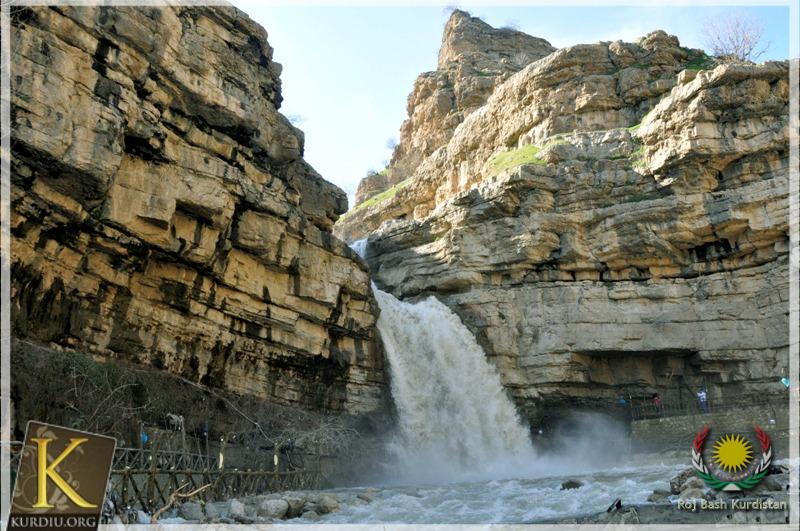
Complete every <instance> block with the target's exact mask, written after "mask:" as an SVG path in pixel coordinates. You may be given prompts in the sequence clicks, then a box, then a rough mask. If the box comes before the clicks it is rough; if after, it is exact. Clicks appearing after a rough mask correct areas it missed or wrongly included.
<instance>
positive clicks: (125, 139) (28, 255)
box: [11, 6, 384, 413]
mask: <svg viewBox="0 0 800 531" xmlns="http://www.w3.org/2000/svg"><path fill="white" fill-rule="evenodd" d="M266 37H267V35H266V32H265V31H264V30H263V29H262V28H261V27H259V26H258V25H256V24H255V23H253V22H252V21H251V20H250V19H249V18H247V16H246V15H244V14H243V13H241V12H240V11H238V10H236V9H233V8H227V7H215V8H202V7H174V8H88V7H66V6H62V7H53V8H36V9H19V10H16V11H15V14H14V18H13V32H12V35H11V39H12V49H13V50H14V56H13V57H12V63H13V72H12V108H11V113H12V124H13V138H12V146H13V152H14V160H13V167H12V203H13V204H12V220H11V224H12V232H13V243H12V245H13V247H12V249H13V257H12V258H13V260H12V279H13V285H12V286H11V297H12V310H13V316H12V319H13V331H14V334H15V335H18V336H23V337H30V338H35V339H38V340H41V341H46V342H55V343H58V344H60V345H62V346H65V347H71V348H76V349H82V350H86V351H89V352H93V353H95V354H96V355H99V356H105V357H114V358H122V359H126V360H130V361H132V362H135V363H140V364H149V365H152V366H155V367H159V368H164V369H166V370H168V371H171V372H173V373H176V374H178V375H181V376H184V377H186V378H188V379H191V380H193V381H196V382H201V383H204V384H207V385H211V386H218V387H221V388H226V389H229V390H232V391H235V392H239V393H246V394H251V395H254V396H258V397H264V398H270V399H274V400H276V401H279V402H282V403H287V404H298V405H301V406H307V407H316V408H324V409H329V410H336V411H348V412H354V413H355V412H364V411H372V410H374V409H376V408H377V407H379V406H380V404H381V400H382V392H383V391H382V390H383V383H384V377H383V365H382V354H381V352H380V349H379V348H378V346H377V341H376V337H375V328H374V323H375V320H376V315H377V307H376V304H375V302H374V299H373V297H372V292H371V288H370V283H369V278H368V273H367V268H366V265H365V264H364V263H363V261H361V260H360V259H359V258H358V257H357V256H356V255H355V254H354V253H352V252H351V251H350V249H349V248H348V247H347V246H346V245H344V244H343V243H342V242H341V241H339V240H337V239H336V238H334V237H332V235H331V232H330V231H331V228H332V226H333V223H334V222H335V221H336V219H337V217H338V215H339V214H340V213H342V212H344V211H345V210H346V208H347V200H346V196H345V194H344V193H343V192H342V191H341V190H339V189H338V188H337V187H335V186H333V185H332V184H330V183H328V182H326V181H325V180H323V179H322V178H321V177H320V176H319V175H318V174H317V173H316V172H315V171H314V170H313V169H312V168H311V167H310V166H309V165H308V164H307V163H306V162H305V161H304V160H303V159H302V153H303V134H302V132H301V131H299V130H298V129H296V128H294V127H293V126H292V125H291V124H290V123H289V121H288V120H287V119H286V118H285V117H283V116H282V115H281V114H280V113H279V112H278V108H279V106H280V103H281V95H280V80H279V74H280V71H281V67H280V65H279V64H277V63H275V62H273V61H272V49H271V48H270V46H269V44H268V43H267V40H266ZM200 51H202V53H201V52H200Z"/></svg>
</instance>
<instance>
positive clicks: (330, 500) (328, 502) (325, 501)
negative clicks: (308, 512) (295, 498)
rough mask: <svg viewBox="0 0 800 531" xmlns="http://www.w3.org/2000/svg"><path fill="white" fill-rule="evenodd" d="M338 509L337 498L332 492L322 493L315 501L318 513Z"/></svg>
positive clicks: (331, 511) (332, 511) (333, 511)
mask: <svg viewBox="0 0 800 531" xmlns="http://www.w3.org/2000/svg"><path fill="white" fill-rule="evenodd" d="M338 510H339V500H338V498H336V496H334V495H333V494H323V495H322V496H320V498H319V502H318V503H317V512H319V514H328V513H335V512H336V511H338Z"/></svg>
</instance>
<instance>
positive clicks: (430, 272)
mask: <svg viewBox="0 0 800 531" xmlns="http://www.w3.org/2000/svg"><path fill="white" fill-rule="evenodd" d="M788 81H789V80H788V64H787V63H786V62H782V63H781V62H776V63H767V64H763V65H744V64H741V65H716V64H715V62H714V61H713V59H711V58H709V57H706V56H705V55H704V54H703V52H702V51H700V50H690V49H686V48H683V47H681V46H680V43H679V42H678V39H677V38H675V37H673V36H669V35H667V34H666V33H664V32H660V31H659V32H654V33H651V34H649V35H647V36H645V37H644V38H642V39H641V40H640V41H639V42H637V43H623V42H613V43H598V44H592V45H578V46H573V47H570V48H565V49H561V50H558V51H555V52H554V53H552V54H550V55H548V56H546V57H544V58H542V59H540V60H538V61H536V62H534V63H532V64H530V65H528V66H527V67H525V68H524V69H522V70H521V71H520V72H518V73H517V74H515V75H513V76H511V77H510V78H508V79H507V80H505V81H504V82H503V83H501V84H499V85H498V86H497V87H496V88H495V89H494V90H493V92H492V94H491V96H489V98H488V99H487V100H486V103H485V104H484V105H483V106H481V107H480V108H479V109H478V110H476V111H474V112H472V113H471V114H470V115H469V116H467V117H466V118H465V119H464V121H463V122H462V123H461V124H460V125H458V126H457V127H456V129H455V131H454V132H453V134H452V137H451V138H450V139H449V141H448V142H447V143H446V144H445V145H444V146H442V147H441V148H439V149H437V150H435V151H434V152H432V153H431V154H430V155H428V156H427V157H426V158H425V159H424V160H423V161H422V162H420V164H419V165H418V166H417V168H416V170H415V172H414V174H413V176H412V177H411V179H410V180H409V182H408V183H407V184H406V185H405V186H404V187H403V188H402V189H400V190H398V191H397V192H396V194H395V195H393V196H392V197H389V198H387V199H385V200H384V201H382V202H380V203H377V204H375V205H372V206H371V207H370V208H369V209H364V211H363V212H362V213H361V215H360V216H359V217H358V220H357V221H358V226H354V224H353V223H351V221H350V219H349V218H348V219H347V220H346V221H345V222H344V227H343V228H341V229H340V228H339V227H338V226H337V230H339V231H340V232H341V233H342V234H345V235H347V236H348V237H360V236H362V235H366V234H369V245H368V246H367V260H368V262H369V263H370V267H371V271H372V274H373V276H374V279H375V281H376V283H377V284H378V285H379V286H380V287H381V288H383V289H388V290H390V291H391V292H392V293H394V294H395V295H397V296H399V297H403V298H410V297H411V298H413V297H421V296H424V295H427V294H435V295H436V296H437V297H438V298H439V299H441V300H442V301H444V302H445V303H446V304H448V305H449V306H450V307H451V308H452V309H453V310H454V311H455V312H456V313H458V314H459V316H460V317H461V318H462V320H463V321H464V322H465V324H467V326H468V327H470V329H471V330H472V331H473V332H474V333H475V334H476V336H477V337H478V340H479V342H480V343H481V344H482V346H483V347H484V349H485V350H486V352H487V354H488V355H489V357H490V358H491V359H492V361H493V362H494V363H495V364H496V365H497V366H498V368H499V370H500V373H501V378H502V380H503V383H504V384H505V385H506V387H507V389H508V390H509V391H510V393H511V394H512V396H513V397H514V399H515V400H516V402H517V404H518V406H519V407H520V408H521V410H522V411H523V412H524V413H525V415H526V416H527V417H528V418H530V419H531V420H532V422H534V423H536V422H539V421H540V420H541V418H542V417H544V416H548V415H553V414H556V412H557V411H559V410H560V409H562V408H572V407H589V408H594V409H597V408H598V407H600V408H607V407H610V406H613V404H614V402H615V400H616V398H617V396H618V395H619V394H625V395H626V396H627V395H632V396H634V397H635V398H639V399H645V398H646V397H648V396H649V394H650V393H652V392H659V393H661V395H662V397H664V400H665V402H670V403H675V402H678V401H683V402H684V403H685V402H686V401H688V400H691V399H692V396H693V393H694V392H696V391H697V389H698V388H699V387H700V386H708V387H709V391H710V393H711V399H712V401H714V400H720V399H725V400H729V401H731V400H744V401H746V400H751V399H754V398H764V397H769V396H783V395H782V393H783V392H784V389H783V387H782V385H781V384H780V382H779V381H778V380H779V379H780V377H781V376H784V375H785V374H786V370H787V365H788V341H789V338H788V308H787V301H788V285H789V278H788V248H789V238H788V164H789V161H788V150H789V133H788Z"/></svg>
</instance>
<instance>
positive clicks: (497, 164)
mask: <svg viewBox="0 0 800 531" xmlns="http://www.w3.org/2000/svg"><path fill="white" fill-rule="evenodd" d="M540 151H541V148H539V147H536V146H534V145H528V146H522V147H520V148H517V149H512V150H511V151H503V152H502V153H496V154H494V155H492V156H491V158H490V159H489V162H487V167H488V171H489V175H490V176H493V175H499V174H501V173H502V172H504V171H506V170H509V169H511V168H516V167H519V166H522V165H524V164H545V161H544V160H542V159H540V158H539V157H538V156H537V155H538V153H539V152H540Z"/></svg>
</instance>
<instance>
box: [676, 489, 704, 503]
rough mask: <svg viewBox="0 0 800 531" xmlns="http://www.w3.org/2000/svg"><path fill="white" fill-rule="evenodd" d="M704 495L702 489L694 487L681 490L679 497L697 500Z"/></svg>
mask: <svg viewBox="0 0 800 531" xmlns="http://www.w3.org/2000/svg"><path fill="white" fill-rule="evenodd" d="M705 497H706V493H705V492H704V491H703V490H702V489H696V488H691V489H686V490H683V491H681V495H680V498H681V499H682V500H699V499H701V498H705Z"/></svg>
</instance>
